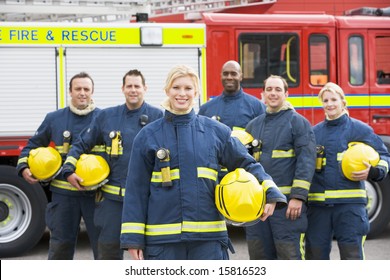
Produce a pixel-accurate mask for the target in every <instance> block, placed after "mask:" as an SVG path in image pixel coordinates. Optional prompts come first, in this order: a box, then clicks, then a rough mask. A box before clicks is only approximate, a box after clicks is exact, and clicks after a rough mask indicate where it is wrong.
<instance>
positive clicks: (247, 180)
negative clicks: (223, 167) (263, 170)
mask: <svg viewBox="0 0 390 280" xmlns="http://www.w3.org/2000/svg"><path fill="white" fill-rule="evenodd" d="M265 198H266V195H265V189H264V188H263V187H262V186H261V185H260V184H259V182H258V181H257V179H256V177H255V176H253V175H252V174H250V173H249V172H247V171H245V170H244V169H242V168H237V169H236V170H235V171H232V172H229V173H228V174H226V175H225V176H224V177H223V178H222V180H221V183H220V184H219V185H217V186H216V189H215V204H216V206H217V208H218V210H219V212H220V213H221V214H222V215H223V216H224V217H225V218H226V219H227V222H228V223H231V224H232V225H235V226H248V225H253V224H255V223H257V222H258V221H259V220H260V217H261V215H262V214H263V211H264V205H265Z"/></svg>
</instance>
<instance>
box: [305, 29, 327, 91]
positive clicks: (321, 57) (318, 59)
mask: <svg viewBox="0 0 390 280" xmlns="http://www.w3.org/2000/svg"><path fill="white" fill-rule="evenodd" d="M309 52H310V53H309V70H310V83H311V84H312V85H313V86H322V85H325V84H326V83H327V82H328V81H329V40H328V38H327V37H326V36H324V35H319V34H315V35H311V36H310V39H309Z"/></svg>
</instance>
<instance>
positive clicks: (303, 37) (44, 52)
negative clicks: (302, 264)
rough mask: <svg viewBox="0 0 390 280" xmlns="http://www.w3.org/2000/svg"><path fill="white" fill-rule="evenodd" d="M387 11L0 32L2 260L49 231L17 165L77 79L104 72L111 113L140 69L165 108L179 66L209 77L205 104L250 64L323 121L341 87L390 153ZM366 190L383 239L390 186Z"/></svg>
mask: <svg viewBox="0 0 390 280" xmlns="http://www.w3.org/2000/svg"><path fill="white" fill-rule="evenodd" d="M378 11H381V12H378ZM387 11H388V9H380V10H378V9H361V10H357V11H354V12H351V15H348V16H332V15H326V14H321V13H317V14H287V13H283V14H282V13H280V14H264V15H255V14H223V13H205V14H203V20H202V23H198V24H192V23H187V24H184V25H183V24H182V25H180V26H179V25H174V24H171V25H170V24H158V23H153V24H151V23H144V24H130V25H128V27H126V26H123V25H120V26H117V25H110V24H105V25H102V24H90V25H88V26H83V25H70V24H69V25H65V26H63V25H59V24H50V23H47V24H35V25H34V24H30V23H23V24H21V23H20V24H12V23H2V24H0V61H1V64H0V257H6V256H15V255H18V254H21V253H23V252H24V251H26V250H29V249H30V248H32V247H33V246H34V245H35V244H36V243H37V242H38V241H39V239H40V238H41V236H42V234H43V232H44V230H45V222H44V214H45V206H46V203H47V200H48V198H49V194H48V193H47V192H45V191H46V189H45V188H40V187H39V186H31V185H29V184H27V183H26V182H25V181H24V180H23V179H22V178H20V177H18V176H17V175H16V172H15V168H14V166H15V165H16V162H17V158H18V155H19V153H20V150H21V149H22V148H23V146H24V145H25V143H26V141H27V139H28V138H29V137H30V136H31V135H32V134H33V133H34V130H35V129H36V128H37V127H38V125H39V123H40V122H41V121H42V120H43V117H44V115H45V114H46V113H47V112H49V111H53V110H55V109H58V108H62V107H64V106H66V104H67V97H66V86H67V83H68V81H69V79H70V77H71V76H72V75H73V74H75V73H76V72H80V71H87V72H89V73H90V74H91V75H92V77H93V78H94V80H95V88H96V90H95V94H94V96H95V97H96V99H95V101H96V103H97V104H98V106H99V107H102V108H104V107H107V106H113V105H117V104H120V103H123V97H122V96H121V94H120V92H119V93H118V94H115V93H116V92H118V91H120V90H119V89H120V78H121V76H122V75H123V73H125V72H126V70H128V68H129V67H131V68H139V69H141V70H142V71H143V73H144V74H145V76H146V78H147V83H148V85H149V91H148V95H147V100H148V101H149V102H150V103H152V104H155V105H159V103H160V102H161V100H162V87H163V83H164V77H165V75H166V74H164V73H167V71H168V70H169V68H170V67H171V66H172V65H173V64H177V63H184V64H188V65H190V66H192V67H194V68H196V69H198V70H199V75H200V77H201V81H202V96H201V99H200V100H199V105H200V104H202V103H204V102H206V101H207V100H208V99H210V98H212V97H213V96H216V95H219V94H220V93H221V91H222V88H221V85H220V70H221V67H222V64H223V63H224V62H225V61H227V60H230V59H234V60H237V61H238V62H239V63H240V64H241V65H242V69H243V81H242V86H243V88H244V89H245V90H246V91H247V92H249V93H250V94H253V95H254V96H256V97H258V98H261V96H260V93H261V88H262V83H263V82H262V81H263V80H264V79H265V78H266V77H267V76H268V75H270V74H277V75H282V76H283V77H285V78H286V79H287V81H288V83H289V93H290V95H289V101H290V102H291V103H292V104H293V105H294V107H295V108H296V109H297V111H298V112H299V113H301V114H302V115H304V116H305V117H306V118H307V119H309V120H310V122H311V123H312V124H313V125H314V124H316V123H318V122H319V121H321V120H323V118H324V115H323V110H322V108H321V106H320V103H319V101H318V99H317V94H318V92H319V90H320V88H321V87H322V85H324V84H325V83H326V82H327V81H332V82H336V83H338V84H339V85H340V86H341V87H342V88H343V89H344V91H345V93H346V96H347V101H348V105H349V106H348V107H349V111H350V114H351V116H352V117H355V118H358V119H360V120H362V121H364V122H366V123H367V124H369V125H370V126H372V127H373V129H374V130H375V132H376V133H378V134H379V135H381V137H382V138H383V140H384V142H385V143H386V145H387V146H388V147H389V146H390V56H389V55H388V53H387V52H388V50H389V49H390V17H388V16H385V15H386V13H387ZM352 14H366V15H352ZM148 25H150V27H152V28H151V29H150V30H148V29H147V28H145V27H147V26H148ZM127 29H128V30H127ZM143 33H144V34H143ZM141 35H147V36H146V39H151V40H149V41H143V40H141V39H140V38H139V37H140V36H141ZM153 37H160V38H157V39H158V40H156V38H153ZM366 186H367V193H368V197H369V204H368V205H367V209H368V212H369V217H370V223H371V232H370V234H369V236H370V237H375V236H377V235H378V234H380V233H381V232H382V231H383V229H384V228H385V227H386V226H387V225H388V223H389V221H390V203H388V201H390V179H389V178H387V179H386V180H384V181H383V182H380V183H376V182H371V181H367V182H366Z"/></svg>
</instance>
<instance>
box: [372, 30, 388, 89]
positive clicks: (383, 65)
mask: <svg viewBox="0 0 390 280" xmlns="http://www.w3.org/2000/svg"><path fill="white" fill-rule="evenodd" d="M389 47H390V36H387V37H386V36H378V37H376V38H375V48H376V52H375V54H376V57H375V65H376V73H377V75H376V82H377V83H378V84H380V85H389V84H390V56H389Z"/></svg>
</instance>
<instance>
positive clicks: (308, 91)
mask: <svg viewBox="0 0 390 280" xmlns="http://www.w3.org/2000/svg"><path fill="white" fill-rule="evenodd" d="M349 14H350V15H348V16H331V15H325V14H320V13H319V14H311V15H309V14H264V15H253V14H221V13H210V14H204V15H203V16H204V22H205V24H206V26H207V59H206V62H207V75H206V76H207V98H212V97H213V96H215V95H219V94H220V93H221V91H222V87H221V84H220V83H219V82H217V81H219V79H220V69H221V67H222V65H223V63H224V62H225V61H227V60H229V59H234V60H237V61H238V62H239V63H240V64H241V66H242V69H243V81H242V87H243V88H244V89H245V90H246V91H247V92H248V93H251V94H253V95H254V96H256V97H258V98H261V96H260V93H261V89H262V86H263V80H264V79H265V78H266V77H268V76H269V75H270V74H276V75H281V76H283V77H284V78H286V80H287V81H288V84H289V101H290V102H291V103H292V104H293V105H294V107H295V108H296V110H297V111H298V112H299V113H301V114H302V115H303V116H305V117H306V118H307V119H308V120H309V121H310V122H311V123H312V124H313V125H314V124H316V123H318V122H320V121H321V120H323V119H324V114H323V110H322V107H321V105H320V103H319V100H318V98H317V95H318V92H319V90H320V89H321V87H322V86H323V85H324V84H325V83H326V82H328V81H331V82H335V83H337V84H339V85H340V86H341V87H342V88H343V89H344V92H345V93H346V98H347V101H348V108H349V112H350V115H351V116H352V117H354V118H357V119H360V120H362V121H363V122H365V123H367V124H369V125H370V126H371V127H372V128H373V129H374V131H375V132H376V133H377V134H379V135H380V136H381V137H382V139H383V140H384V142H385V143H386V145H387V147H388V148H389V147H390V55H389V49H390V17H389V15H390V8H387V9H379V10H378V9H372V8H363V9H356V10H353V11H350V12H349ZM386 14H387V16H385V15H386ZM203 101H206V100H203ZM366 187H367V193H368V197H369V205H368V206H367V209H368V212H369V217H370V222H371V231H370V234H369V237H375V236H377V235H378V234H380V233H381V232H382V230H383V229H384V228H385V227H386V226H387V224H388V222H389V220H390V203H389V201H390V178H389V176H388V177H387V179H385V180H384V181H382V182H380V183H377V182H372V181H367V182H366Z"/></svg>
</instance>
